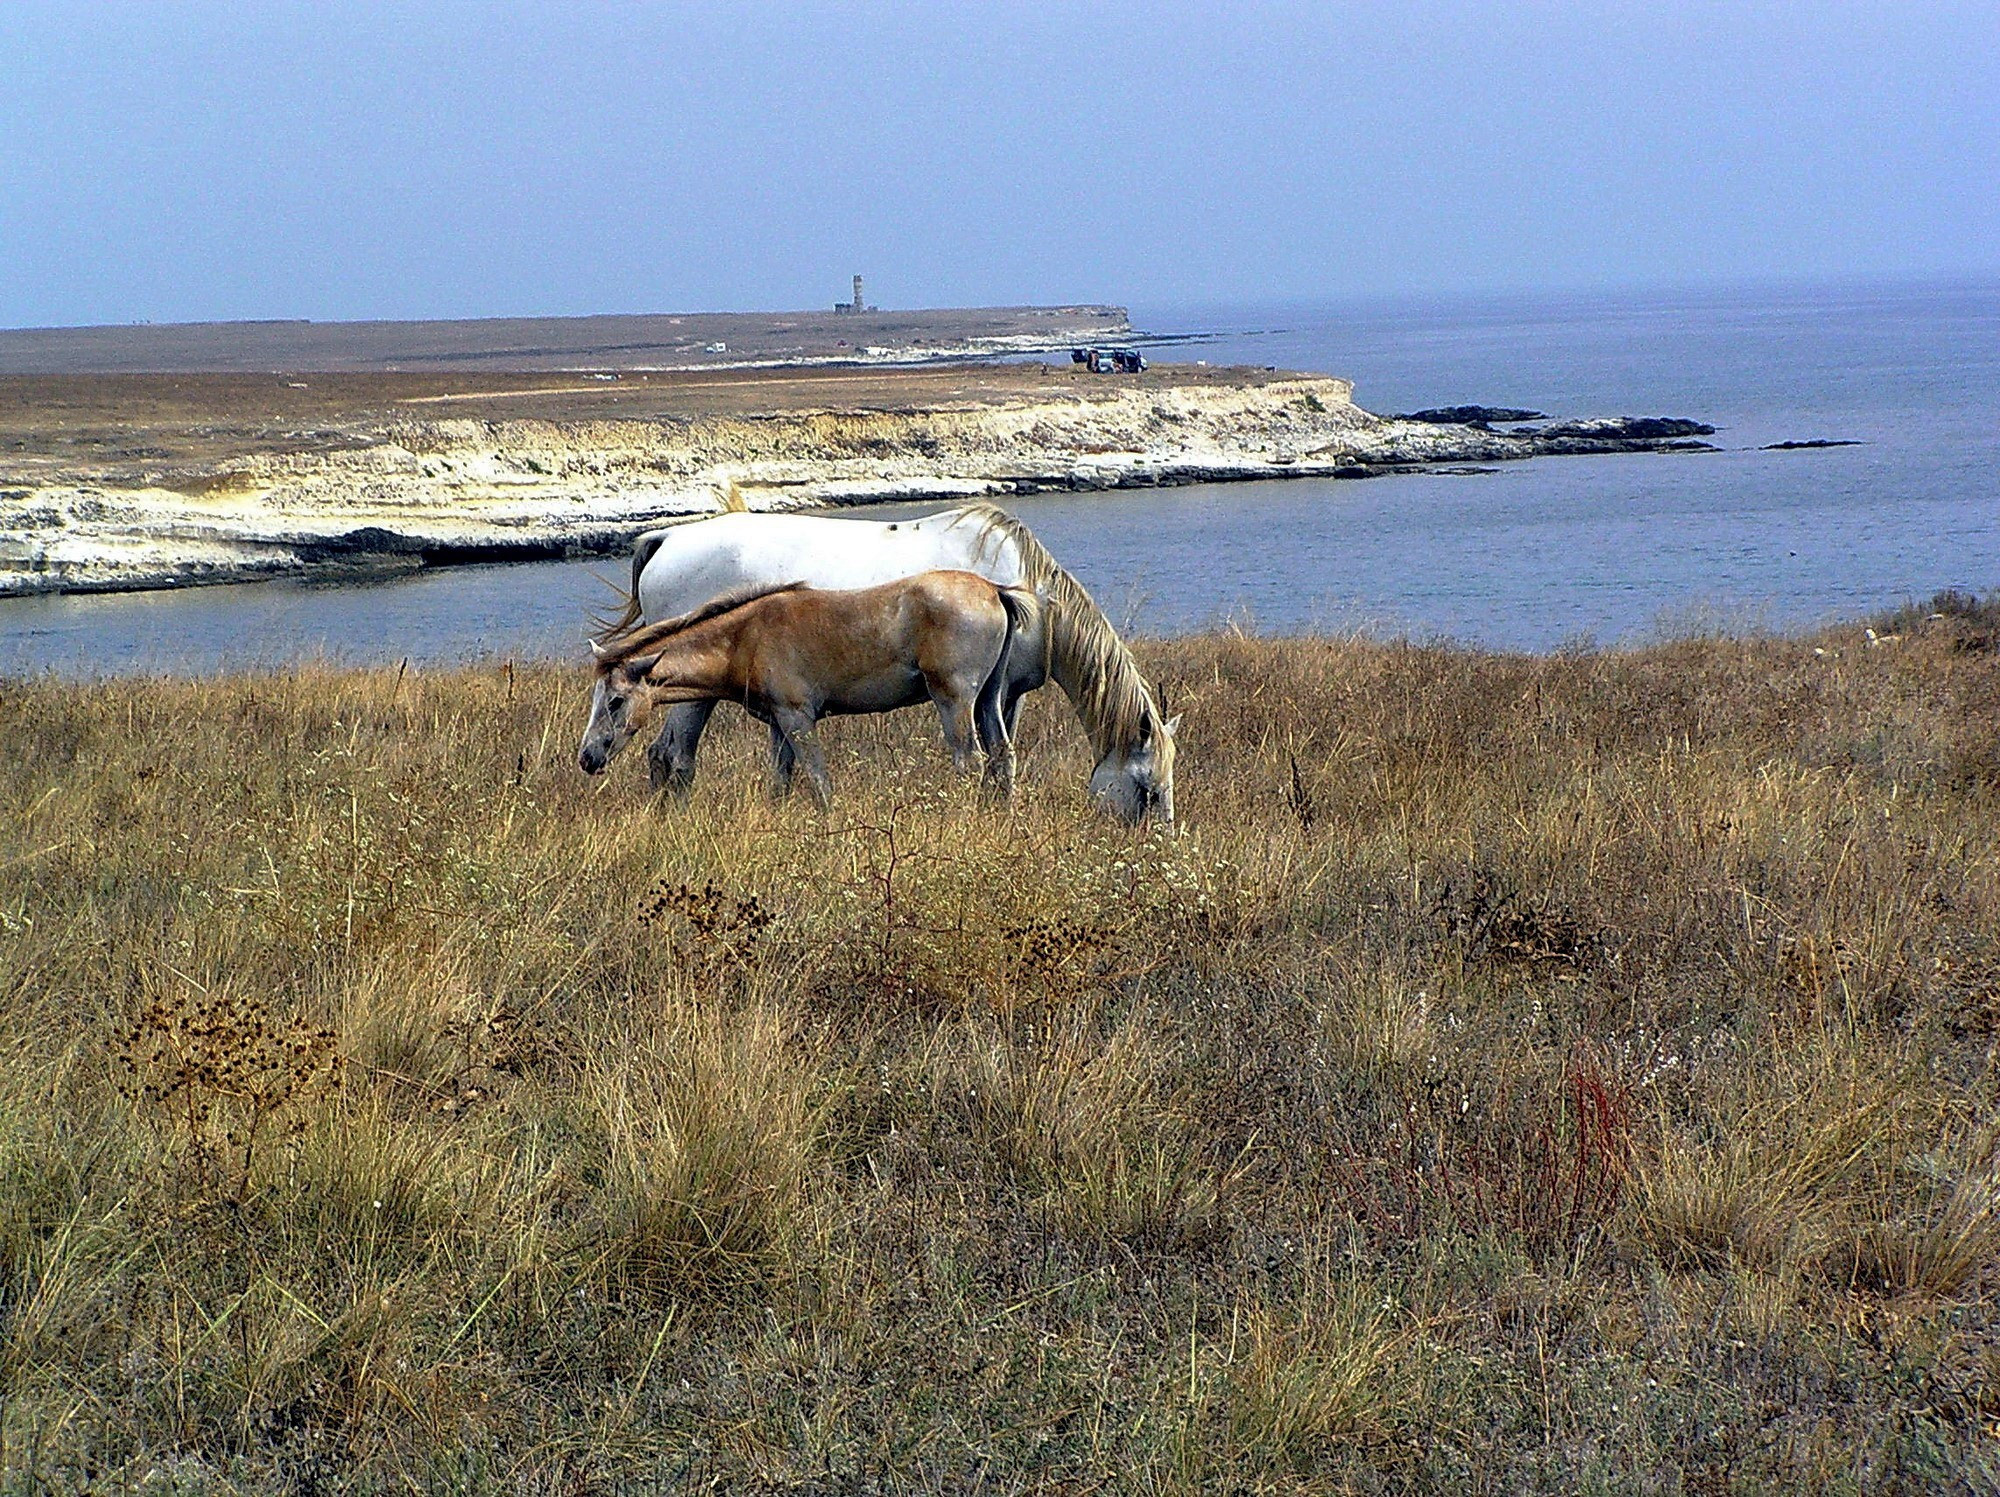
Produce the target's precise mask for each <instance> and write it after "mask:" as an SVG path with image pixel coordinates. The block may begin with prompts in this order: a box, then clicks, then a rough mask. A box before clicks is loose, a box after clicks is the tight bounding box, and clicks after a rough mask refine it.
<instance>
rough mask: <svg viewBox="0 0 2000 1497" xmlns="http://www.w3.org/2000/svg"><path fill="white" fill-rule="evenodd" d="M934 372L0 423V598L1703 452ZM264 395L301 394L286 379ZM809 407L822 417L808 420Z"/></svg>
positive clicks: (1017, 371)
mask: <svg viewBox="0 0 2000 1497" xmlns="http://www.w3.org/2000/svg"><path fill="white" fill-rule="evenodd" d="M947 373H950V372H949V371H947ZM958 374H959V376H961V377H959V378H958V379H957V383H956V384H952V385H946V384H941V383H938V382H937V381H938V379H939V378H942V376H938V377H930V376H921V375H918V374H916V373H915V372H907V373H903V374H896V373H889V374H883V373H877V374H874V375H871V376H870V378H871V379H872V380H873V381H874V383H873V384H872V385H870V386H869V387H868V388H867V390H865V391H860V392H858V393H857V392H856V391H855V390H846V389H833V388H829V387H824V386H823V385H822V386H815V387H812V388H810V389H807V388H804V387H803V386H801V387H799V388H792V387H790V386H787V387H785V388H783V389H771V390H767V391H765V392H763V394H762V395H760V394H759V393H758V392H757V391H751V390H748V387H747V386H746V392H747V393H744V392H734V393H732V395H731V399H730V400H728V401H725V402H722V406H723V407H726V408H719V407H718V405H717V402H716V401H715V400H714V399H708V400H707V401H706V403H704V399H703V398H702V389H703V387H701V386H698V385H696V384H693V383H686V382H685V381H684V383H683V384H681V385H674V384H671V383H665V384H658V385H653V386H648V387H646V388H647V390H648V391H651V392H653V394H654V397H655V398H652V399H650V400H646V401H638V402H637V403H636V404H632V405H630V406H629V408H628V407H622V406H618V405H616V404H613V405H609V406H604V407H602V409H603V410H604V412H605V413H604V414H602V415H598V414H594V413H593V412H594V411H595V410H596V409H599V407H593V406H592V404H591V399H592V398H594V397H595V395H596V392H597V391H598V390H599V389H604V390H607V391H609V390H610V386H609V384H608V383H607V384H606V385H603V386H589V385H586V386H581V387H578V386H577V385H576V384H575V380H576V378H577V377H575V376H572V377H571V383H569V384H547V383H546V381H545V382H544V386H524V387H522V388H519V389H514V388H509V389H499V390H475V391H469V392H462V393H456V394H455V393H451V392H446V393H443V394H436V393H433V394H429V395H400V396H399V395H394V394H393V392H391V394H390V395H387V396H382V397H380V398H379V399H378V400H377V401H376V405H378V406H381V407H382V408H381V409H373V408H371V410H370V412H369V413H367V414H365V415H363V416H359V417H356V416H352V415H342V414H340V413H334V414H333V416H332V417H331V418H330V419H327V420H322V421H320V422H318V423H315V422H313V421H311V420H304V421H299V422H296V423H292V424H287V423H290V420H291V418H290V417H287V418H286V421H284V422H280V421H277V420H276V419H275V418H274V419H273V420H270V421H266V422H264V423H263V424H261V425H257V426H255V427H254V429H253V428H252V427H250V426H247V425H246V426H244V427H243V428H242V429H241V431H240V433H239V432H238V431H237V429H236V428H230V427H227V426H226V423H224V424H218V422H220V421H221V417H218V418H217V420H215V421H206V422H205V421H203V420H201V419H199V417H200V414H201V413H200V412H199V411H196V412H195V413H194V414H193V415H191V416H189V417H187V418H186V419H184V420H181V422H180V424H179V425H177V426H172V423H170V422H167V421H166V420H165V418H162V419H161V421H160V422H159V423H157V425H158V430H152V429H151V428H149V427H147V425H146V423H144V422H139V423H136V424H134V423H131V422H126V423H124V424H120V421H119V420H118V419H117V410H115V409H114V410H112V413H111V414H110V415H107V416H104V417H103V418H102V420H103V426H102V430H103V431H105V432H107V433H108V435H102V436H92V435H89V434H88V433H89V432H91V431H96V430H98V429H99V428H97V427H92V426H90V424H89V421H88V420H86V419H82V418H76V419H72V416H68V415H59V414H52V413H51V412H53V411H55V410H58V409H62V407H60V406H59V405H56V406H52V405H50V404H49V402H48V401H47V400H46V399H45V400H44V402H43V407H42V408H40V416H39V417H38V416H37V411H36V410H35V409H29V408H26V407H18V406H17V408H16V409H15V410H14V412H13V413H12V419H11V424H9V423H5V422H0V428H4V432H0V434H5V433H13V432H26V433H27V434H26V435H22V436H17V437H16V439H15V440H13V441H11V442H7V443H5V444H4V445H0V596H7V595H22V594H28V593H40V592H61V591H106V590H132V589H143V588H158V587H175V586H185V585H190V584H197V583H208V582H225V581H241V580H247V579H252V578H260V577H271V576H279V575H288V574H290V575H296V574H301V573H333V572H339V571H353V570H362V571H368V570H380V569H395V568H401V567H410V566H420V565H440V564H447V563H452V562H462V561H474V560H500V559H511V558H521V559H526V558H545V557H556V556H572V555H584V554H591V553H603V552H613V551H617V550H620V549H622V548H624V547H625V546H626V545H627V544H629V542H630V540H631V538H632V536H633V535H634V534H635V533H636V532H637V531H639V530H641V529H643V528H645V527H647V526H650V525H654V524H657V523H659V522H661V521H663V520H668V519H672V518H674V517H678V516H690V517H692V516H698V515H702V514H706V513H711V512H713V511H715V510H716V509H718V508H719V507H723V506H725V505H728V504H731V503H741V504H744V505H747V506H748V507H749V508H751V509H756V510H786V509H803V508H812V507H823V506H838V505H856V504H867V503H875V502H883V501H891V500H922V499H936V500H941V501H951V500H963V499H973V498H998V499H1003V500H1004V498H1005V496H1007V495H1010V494H1022V493H1033V492H1037V491H1042V490H1050V489H1069V490H1083V489H1113V488H1132V487H1147V486H1155V485H1166V484H1187V483H1204V482H1216V481H1223V480H1239V479H1270V478H1280V477H1318V478H1364V477H1371V476H1375V475H1378V474H1382V473H1391V472H1407V471H1412V470H1423V469H1430V468H1438V467H1459V466H1463V465H1467V464H1487V463H1495V462H1503V461H1513V460H1518V459H1523V458H1530V457H1537V456H1545V455H1557V454H1573V453H1603V452H1660V451H1670V452H1678V451H1685V450H1689V449H1698V448H1703V447H1706V446H1707V444H1706V443H1704V442H1702V441H1701V440H1700V438H1701V437H1702V436H1705V435H1707V434H1708V433H1709V432H1710V431H1711V430H1712V429H1711V428H1710V427H1707V426H1704V425H1701V424H1700V423H1697V422H1691V421H1684V420H1677V419H1667V418H1609V419H1595V420H1580V421H1576V420H1573V421H1554V422H1541V423H1540V424H1532V425H1515V426H1513V427H1511V428H1510V429H1509V430H1505V431H1501V430H1496V429H1495V427H1494V425H1493V424H1492V421H1491V420H1488V419H1478V418H1476V417H1474V418H1470V419H1459V420H1436V419H1433V420H1418V419H1414V418H1409V417H1383V416H1377V415H1374V414H1371V413H1370V412H1368V411H1366V410H1363V409H1362V408H1361V407H1359V406H1357V405H1356V404H1355V403H1354V401H1353V399H1352V386H1351V385H1350V384H1349V383H1348V382H1347V381H1345V380H1340V379H1332V378H1325V377H1319V376H1305V375H1285V374H1273V373H1266V372H1263V371H1241V370H1207V369H1196V368H1195V367H1194V366H1170V367H1168V368H1164V369H1156V370H1153V371H1150V372H1148V373H1146V374H1144V375H1140V376H1137V377H1118V378H1115V379H1113V378H1093V377H1090V376H1081V377H1079V376H1077V375H1075V374H1073V373H1071V372H1069V371H1062V370H1055V369H1049V368H1046V367H1044V366H1039V365H1036V366H1000V367H998V368H988V369H986V370H983V371H959V372H958ZM597 378H600V379H603V380H605V381H607V382H609V381H611V380H613V379H615V376H598V377H597ZM926 378H929V379H930V380H931V382H930V383H924V382H922V381H923V380H925V379H926ZM899 381H902V382H904V383H899ZM271 383H272V384H273V386H274V387H275V386H277V385H278V383H279V380H278V379H277V378H276V377H273V379H272V380H271ZM765 383H766V384H767V385H772V384H774V383H775V384H783V382H782V381H777V382H772V381H769V380H767V381H766V382H765ZM300 391H307V392H308V393H307V394H306V395H300V394H297V393H296V392H300ZM273 393H274V397H275V396H276V395H285V396H287V397H290V398H292V399H294V400H296V401H300V402H304V401H307V400H308V399H309V396H310V392H309V391H308V382H307V381H306V380H304V379H300V380H285V381H284V382H283V389H275V388H274V392H273ZM613 393H615V392H613ZM739 393H740V397H741V398H737V394H739ZM828 394H830V395H833V396H834V397H835V399H837V400H840V401H841V402H842V403H840V404H834V403H832V402H828V403H821V402H820V401H818V400H816V399H811V398H808V397H812V396H823V395H828ZM766 396H768V398H765V397H766ZM160 398H162V399H165V398H166V397H165V396H162V397H160ZM77 399H78V400H81V399H82V397H77ZM120 409H122V408H120ZM1480 409H1481V408H1478V407H1468V408H1460V410H1459V411H1456V412H1426V413H1422V414H1425V415H1430V416H1452V415H1460V416H1465V415H1467V414H1468V413H1472V412H1478V411H1479V410H1480ZM24 410H25V411H26V413H25V414H24V413H23V412H24ZM308 414H310V413H308ZM322 414H324V413H322ZM1494 414H1495V415H1496V416H1497V418H1498V419H1499V420H1501V421H1503V422H1514V421H1518V420H1520V419H1521V418H1523V417H1529V416H1537V415H1538V413H1533V412H1514V411H1506V412H1497V413H1494ZM35 419H42V420H43V421H44V424H45V425H46V423H48V422H53V423H54V425H55V427H57V428H64V429H66V430H69V429H71V428H72V427H73V431H72V434H71V436H70V438H69V440H68V442H67V444H63V443H57V442H53V441H41V440H39V438H38V437H37V431H38V430H39V429H31V427H30V426H23V425H22V423H23V422H30V423H31V422H32V421H33V420H35ZM169 426H172V430H168V429H167V428H168V427H169ZM149 432H150V433H151V434H150V435H149ZM42 434H43V435H46V433H42ZM93 443H94V444H95V445H94V446H93V445H92V444H93Z"/></svg>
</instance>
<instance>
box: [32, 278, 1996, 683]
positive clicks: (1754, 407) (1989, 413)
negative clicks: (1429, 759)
mask: <svg viewBox="0 0 2000 1497" xmlns="http://www.w3.org/2000/svg"><path fill="white" fill-rule="evenodd" d="M1133 321H1134V323H1135V325H1137V326H1139V327H1143V328H1146V329H1148V330H1150V331H1154V332H1159V333H1164V334H1195V335H1201V339H1200V341H1193V342H1188V343H1185V344H1180V345H1175V346H1168V347H1162V348H1159V349H1157V350H1156V358H1157V360H1160V361H1164V360H1167V359H1206V360H1208V361H1209V362H1211V363H1248V364H1260V365H1272V366H1275V367H1279V368H1295V369H1311V370H1319V371H1324V372H1328V373H1336V374H1341V375H1344V376H1346V377H1348V378H1351V379H1353V380H1354V382H1355V398H1356V399H1357V400H1359V401H1360V402H1361V404H1363V405H1364V406H1366V407H1368V408H1369V409H1371V410H1376V411H1385V412H1393V411H1403V410H1414V409H1418V408H1421V407H1425V406H1437V405H1453V404H1463V403H1472V402H1476V403H1479V404H1485V405H1519V406H1527V407H1532V408H1535V409H1539V410H1543V411H1547V412H1550V413H1551V414H1552V415H1556V416H1582V415H1675V416H1695V417H1699V418H1701V419H1704V420H1708V421H1711V422H1713V423H1714V424H1715V425H1716V426H1717V427H1718V428H1719V431H1718V434H1717V436H1716V437H1715V438H1713V440H1714V441H1715V442H1716V443H1717V444H1718V445H1720V446H1722V447H1724V448H1725V449H1726V450H1724V451H1721V452H1715V453H1690V454H1635V455H1628V456H1620V457H1603V458H1543V459H1537V460H1535V461H1532V462H1528V463H1516V464H1507V465H1503V466H1502V467H1500V468H1499V469H1498V470H1497V471H1495V472H1491V473H1485V474H1479V475H1470V476H1442V475H1439V476H1432V475H1407V476H1397V477H1388V478H1378V479H1371V480H1367V481H1365V482H1354V481H1348V482H1337V481H1320V480H1313V479H1295V480H1288V481H1284V482H1277V483H1256V484H1228V485H1202V486H1198V487H1191V488H1184V489H1167V490H1157V491H1154V490H1128V491H1119V492H1112V493H1102V494H1084V495H1071V494H1062V495H1044V496H1035V497H1024V498H1021V499H1019V500H1018V501H1016V502H1015V505H1014V507H1015V508H1016V509H1017V510H1018V512H1019V513H1020V514H1021V515H1022V517H1023V518H1024V519H1026V520H1027V521H1028V523H1029V524H1031V525H1032V526H1033V527H1034V528H1035V530H1036V531H1037V533H1039V534H1040V535H1041V536H1042V537H1043V538H1044V539H1045V540H1046V541H1047V542H1048V544H1049V546H1050V548H1051V549H1052V550H1053V551H1054V552H1055V553H1056V555H1057V556H1059V557H1060V558H1061V559H1062V560H1063V561H1064V562H1065V563H1066V564H1067V565H1068V566H1069V567H1070V568H1071V569H1072V570H1074V571H1075V572H1076V573H1077V574H1078V575H1079V576H1080V577H1081V578H1082V579H1083V580H1084V582H1085V583H1086V585H1088V586H1089V587H1091V588H1092V590H1093V591H1094V592H1096V593H1097V595H1098V596H1099V598H1100V599H1101V600H1102V601H1103V602H1104V603H1105V605H1106V607H1107V609H1108V610H1109V611H1110V612H1111V613H1112V615H1113V617H1114V618H1115V619H1117V620H1118V621H1120V622H1123V623H1126V624H1129V625H1132V626H1135V627H1138V628H1141V629H1148V630H1156V631H1173V630H1183V629H1189V628H1198V627H1203V626H1207V625H1212V624H1215V623H1218V622H1221V621H1225V620H1233V621H1236V622H1238V623H1240V624H1243V625H1244V626H1246V627H1253V628H1258V629H1263V630H1270V631H1277V630H1295V629H1301V628H1312V629H1324V628H1333V629H1347V628H1356V627H1360V628H1366V629H1370V630H1372V631H1375V632H1378V633H1409V634H1412V635H1415V636H1418V637H1422V638H1452V639H1458V640H1463V641H1467V642H1473V643H1479V644H1484V645H1491V646H1496V647H1501V648H1509V649H1526V650H1545V649H1550V648H1554V647H1556V646H1558V645H1564V644H1578V643H1584V642H1595V643H1599V644H1607V645H1608V644H1616V643H1625V642H1634V641H1641V640H1644V639H1647V638H1651V637H1656V636H1658V635H1660V634H1662V633H1671V632H1676V631H1680V630H1685V629H1687V628H1690V627H1700V626H1705V625H1708V624H1713V623H1718V622H1719V623H1723V624H1727V625H1730V626H1734V627H1769V628H1783V627H1790V626H1797V625H1805V624H1811V623H1817V622H1821V621H1824V620H1827V619H1830V618H1836V617H1843V616H1845V617H1853V616H1856V615H1859V614H1862V613H1865V612H1868V611H1870V610H1874V609H1878V608H1882V607H1885V606H1889V605H1893V604H1896V603H1898V602H1901V601H1903V600H1905V599H1908V598H1913V597H1914V598H1922V597H1928V596H1930V594H1932V593H1933V592H1935V591H1937V590H1938V589H1940V588H1944V587H1960V588H1965V589H1968V590H1972V591H1988V590H1992V589H1995V588H2000V477H1997V476H2000V284H1995V283H1988V284H1981V285H1956V286H1938V285H1933V286H1902V287H1885V286H1863V287H1853V286H1850V287H1802V288H1780V289H1761V290H1741V291H1731V292H1714V291H1708V292H1684V293H1673V294H1669V293H1655V294H1638V293H1617V294H1612V293H1605V294H1602V295H1592V296H1561V297H1557V296H1526V295H1523V296H1515V297H1504V298H1503V297H1486V298H1481V299H1478V300H1471V299H1465V300H1449V301H1447V300H1437V299H1409V300H1401V301H1375V302H1368V303H1353V304H1323V305H1318V306H1262V307H1209V308H1178V309H1175V308H1147V307H1143V306H1140V307H1134V308H1133ZM1814 437H1853V438H1859V439H1861V441H1862V443H1863V445H1861V446H1855V447H1837V448H1828V449H1822V450H1816V451H1801V452H1766V451H1762V450H1758V449H1760V448H1761V447H1762V446H1763V444H1765V443H1768V442H1776V441H1782V440H1787V439H1793V440H1797V439H1806V438H1814ZM929 507H934V506H923V507H920V508H929ZM897 512H899V511H893V510H879V511H870V512H869V513H870V515H871V516H874V515H887V514H892V513H897ZM902 512H907V511H902ZM619 571H620V568H619V567H618V565H617V564H616V563H614V562H608V561H607V562H597V563H535V564H523V565H516V566H507V567H472V568H464V569H456V570H451V571H439V572H430V573H423V574H418V575H416V576H411V577H406V578H401V579H397V580H394V581H386V582H380V583H372V584H366V585H347V586H309V585H301V584H297V583H262V584H253V585H247V586H241V587H223V588H203V589H197V590H191V591H185V592H177V593H152V594H140V595H127V596H120V597H84V598H45V599H23V600H12V601H6V602H0V671H6V672H19V671H23V670H33V669H38V668H42V667H46V666H55V667H57V668H60V669H66V670H78V669H81V670H85V671H129V670H178V671H185V670H208V669H216V668H220V667H223V666H228V665H244V664H251V663H258V662H269V661H275V660H283V659H288V658H296V657H297V656H300V655H311V654H324V655H332V656H335V657H341V658H350V659H357V660H366V659H390V660H393V659H396V658H398V657H401V656H406V655H407V656H409V657H410V658H412V659H419V660H427V659H428V660H435V659H448V658H454V657H463V656H477V655H507V654H513V655H522V656H526V655H539V654H561V653H569V652H575V651H577V650H578V649H579V647H580V642H581V639H582V637H583V632H584V626H583V615H584V612H585V610H586V609H587V608H590V607H594V606H595V607H601V606H602V605H603V603H604V601H605V600H606V599H607V598H608V597H609V593H608V591H607V590H606V588H605V587H604V586H603V584H602V583H601V582H599V581H598V580H597V579H598V578H599V577H603V576H615V575H616V574H617V573H618V572H619Z"/></svg>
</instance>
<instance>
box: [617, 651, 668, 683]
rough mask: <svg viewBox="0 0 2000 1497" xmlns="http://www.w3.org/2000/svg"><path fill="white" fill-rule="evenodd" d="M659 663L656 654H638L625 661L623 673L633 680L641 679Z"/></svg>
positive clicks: (650, 672)
mask: <svg viewBox="0 0 2000 1497" xmlns="http://www.w3.org/2000/svg"><path fill="white" fill-rule="evenodd" d="M659 663H660V657H659V656H658V655H639V656H636V657H635V658H633V659H631V660H628V661H626V662H625V673H626V674H627V675H628V676H630V677H631V678H632V679H633V680H634V681H643V680H645V679H646V677H648V676H650V675H651V674H652V673H653V667H654V666H656V665H658V664H659Z"/></svg>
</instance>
